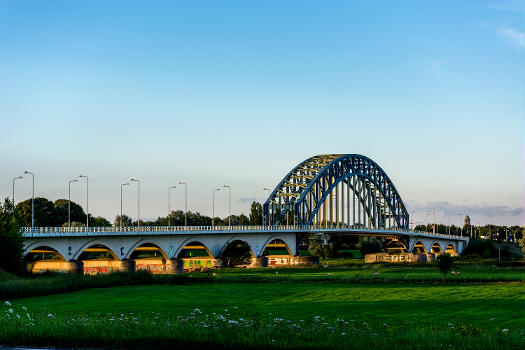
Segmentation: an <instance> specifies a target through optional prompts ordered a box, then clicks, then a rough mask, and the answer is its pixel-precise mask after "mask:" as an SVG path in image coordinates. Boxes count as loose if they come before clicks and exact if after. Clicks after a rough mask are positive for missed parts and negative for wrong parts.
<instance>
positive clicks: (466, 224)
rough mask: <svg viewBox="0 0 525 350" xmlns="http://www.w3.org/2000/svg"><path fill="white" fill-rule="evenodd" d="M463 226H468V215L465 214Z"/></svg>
mask: <svg viewBox="0 0 525 350" xmlns="http://www.w3.org/2000/svg"><path fill="white" fill-rule="evenodd" d="M463 226H470V216H468V215H467V216H465V223H464V224H463Z"/></svg>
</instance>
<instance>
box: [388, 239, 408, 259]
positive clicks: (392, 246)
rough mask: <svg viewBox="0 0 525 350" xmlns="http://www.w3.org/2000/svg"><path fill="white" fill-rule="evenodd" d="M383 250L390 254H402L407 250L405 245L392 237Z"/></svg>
mask: <svg viewBox="0 0 525 350" xmlns="http://www.w3.org/2000/svg"><path fill="white" fill-rule="evenodd" d="M385 252H386V253H387V254H391V255H397V254H404V253H406V252H407V247H406V246H405V245H404V244H403V243H401V242H400V241H399V240H397V239H393V240H391V241H390V242H388V243H387V244H386V246H385Z"/></svg>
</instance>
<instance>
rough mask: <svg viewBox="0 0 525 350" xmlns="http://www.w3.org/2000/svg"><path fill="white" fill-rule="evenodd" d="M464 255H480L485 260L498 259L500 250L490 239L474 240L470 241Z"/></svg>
mask: <svg viewBox="0 0 525 350" xmlns="http://www.w3.org/2000/svg"><path fill="white" fill-rule="evenodd" d="M462 255H464V256H466V255H479V256H481V257H483V258H497V257H498V250H497V249H496V247H495V246H494V243H493V242H492V241H491V240H489V239H484V240H483V239H472V240H470V241H469V244H468V246H467V248H465V250H464V251H463V254H462Z"/></svg>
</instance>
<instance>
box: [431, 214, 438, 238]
mask: <svg viewBox="0 0 525 350" xmlns="http://www.w3.org/2000/svg"><path fill="white" fill-rule="evenodd" d="M432 210H434V225H432V233H434V234H435V233H436V231H437V227H436V208H432Z"/></svg>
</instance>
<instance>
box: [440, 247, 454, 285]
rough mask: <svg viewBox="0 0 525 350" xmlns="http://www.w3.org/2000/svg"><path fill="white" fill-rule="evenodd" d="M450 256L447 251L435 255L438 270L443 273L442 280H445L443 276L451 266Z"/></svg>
mask: <svg viewBox="0 0 525 350" xmlns="http://www.w3.org/2000/svg"><path fill="white" fill-rule="evenodd" d="M452 262H453V259H452V256H451V255H450V254H449V253H445V254H441V255H439V256H438V257H437V264H438V267H439V270H440V271H441V273H442V274H443V280H445V276H446V274H447V272H448V271H450V269H451V268H452Z"/></svg>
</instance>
